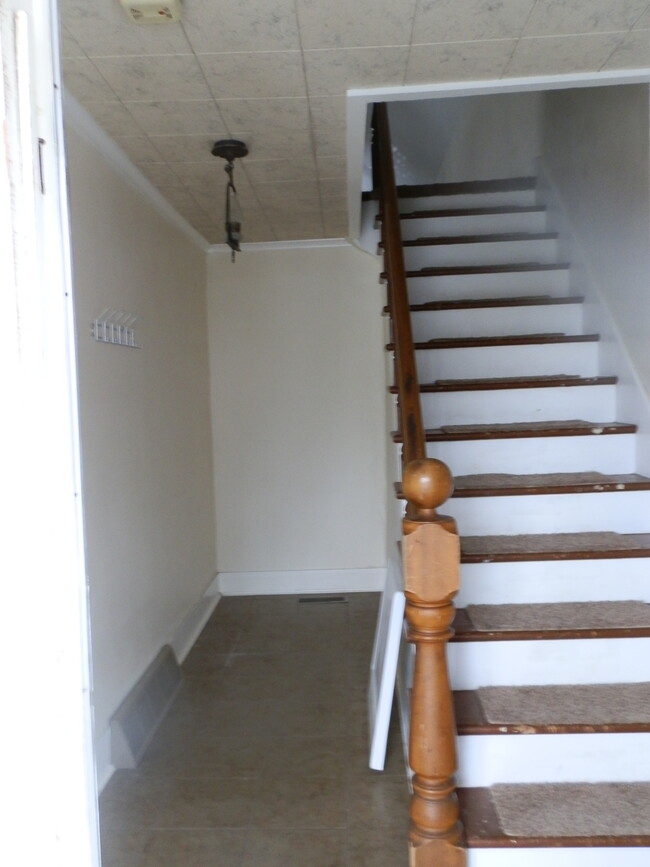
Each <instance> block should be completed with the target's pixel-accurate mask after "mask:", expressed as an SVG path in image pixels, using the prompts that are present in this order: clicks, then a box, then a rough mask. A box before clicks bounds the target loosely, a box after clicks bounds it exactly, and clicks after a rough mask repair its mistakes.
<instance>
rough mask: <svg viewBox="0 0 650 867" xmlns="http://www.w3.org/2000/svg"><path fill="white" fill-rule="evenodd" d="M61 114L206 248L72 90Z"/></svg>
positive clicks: (162, 212)
mask: <svg viewBox="0 0 650 867" xmlns="http://www.w3.org/2000/svg"><path fill="white" fill-rule="evenodd" d="M63 116H64V120H65V123H66V124H70V126H71V128H72V129H74V130H75V132H78V133H79V134H80V135H82V136H84V137H85V138H86V139H87V140H88V141H90V142H91V144H93V145H94V146H95V147H96V148H97V150H98V151H99V152H100V153H101V155H102V156H103V157H104V158H105V159H106V160H107V161H108V162H109V163H110V164H111V165H112V166H113V168H115V169H116V170H117V171H118V172H119V174H120V175H121V176H122V177H123V178H124V180H125V181H126V182H127V183H128V184H130V185H131V186H132V187H133V188H135V189H136V190H137V191H138V192H139V193H141V195H142V196H143V197H144V198H145V199H147V200H148V202H149V203H150V204H151V205H152V206H153V207H154V208H155V209H156V210H157V211H158V213H159V214H160V215H161V216H162V217H164V219H165V220H167V222H168V223H170V224H171V225H172V226H174V227H175V228H177V229H178V230H179V231H180V232H181V233H182V234H183V235H185V237H186V238H187V239H188V240H189V241H191V242H192V243H193V244H195V245H196V246H197V247H199V249H200V250H202V251H203V252H206V251H207V250H208V249H209V247H210V245H209V244H208V242H207V241H206V240H205V238H204V237H203V236H202V235H201V234H200V233H199V232H197V231H196V229H195V228H194V227H193V226H191V225H190V224H189V223H188V222H187V220H186V219H185V217H182V216H181V215H180V214H179V213H178V211H177V210H176V209H175V208H174V207H173V206H172V205H170V204H169V202H168V201H167V199H165V197H164V196H163V195H162V193H160V192H159V191H158V190H157V189H156V187H155V186H154V185H153V184H152V183H151V181H150V180H149V179H148V178H146V177H145V176H144V175H143V174H142V172H141V171H140V170H139V169H138V168H136V166H134V165H133V163H132V162H131V160H130V159H129V158H128V157H127V155H126V154H125V153H124V151H123V150H122V149H121V148H120V147H119V146H118V145H117V144H116V142H114V141H113V139H112V138H111V137H110V136H109V135H108V133H106V132H104V130H103V129H102V128H101V127H100V126H99V124H98V123H97V122H96V121H95V120H94V118H93V117H91V115H90V114H89V113H88V112H87V111H86V109H85V108H84V107H83V106H82V105H81V103H80V102H78V100H76V99H75V98H74V96H72V94H70V93H67V92H65V91H64V94H63Z"/></svg>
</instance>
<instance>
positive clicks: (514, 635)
mask: <svg viewBox="0 0 650 867" xmlns="http://www.w3.org/2000/svg"><path fill="white" fill-rule="evenodd" d="M649 538H650V537H649ZM454 630H455V633H456V634H455V636H454V638H453V641H456V642H457V641H540V640H560V639H574V638H575V639H583V638H634V637H639V638H647V637H649V636H650V604H648V603H646V602H637V601H624V602H549V603H536V604H508V605H468V606H467V608H460V609H458V610H457V611H456V617H455V620H454Z"/></svg>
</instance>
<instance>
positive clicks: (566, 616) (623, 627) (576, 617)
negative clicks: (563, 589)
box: [453, 601, 650, 641]
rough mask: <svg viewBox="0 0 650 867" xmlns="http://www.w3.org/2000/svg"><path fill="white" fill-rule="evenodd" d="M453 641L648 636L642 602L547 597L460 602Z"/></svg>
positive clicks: (649, 622) (648, 610) (649, 620)
mask: <svg viewBox="0 0 650 867" xmlns="http://www.w3.org/2000/svg"><path fill="white" fill-rule="evenodd" d="M454 629H455V631H456V634H455V636H454V639H453V640H454V641H508V640H510V641H512V640H518V641H519V640H526V641H536V640H537V641H539V640H557V639H560V638H561V639H570V638H606V637H610V638H614V637H625V638H628V637H640V636H643V637H645V636H650V605H649V604H647V603H645V602H636V601H630V602H549V603H529V604H520V603H518V604H506V605H468V606H467V608H459V609H458V610H457V612H456V618H455V621H454Z"/></svg>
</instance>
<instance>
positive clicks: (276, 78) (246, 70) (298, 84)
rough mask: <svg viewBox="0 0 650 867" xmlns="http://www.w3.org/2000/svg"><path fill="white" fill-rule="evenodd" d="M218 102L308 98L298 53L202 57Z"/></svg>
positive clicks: (279, 52)
mask: <svg viewBox="0 0 650 867" xmlns="http://www.w3.org/2000/svg"><path fill="white" fill-rule="evenodd" d="M198 58H199V61H200V63H201V66H202V67H203V71H204V73H205V76H206V79H207V81H208V83H209V85H210V87H211V89H212V94H213V96H214V98H215V99H217V100H219V99H225V98H227V97H232V98H233V99H234V98H235V97H239V98H248V97H261V96H307V92H306V90H305V76H304V73H303V68H302V57H301V54H300V52H299V51H275V52H270V53H269V52H264V53H256V54H250V53H242V54H199V55H198Z"/></svg>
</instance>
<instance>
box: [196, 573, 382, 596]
mask: <svg viewBox="0 0 650 867" xmlns="http://www.w3.org/2000/svg"><path fill="white" fill-rule="evenodd" d="M385 580H386V569H385V568H383V567H382V568H374V569H310V570H305V571H295V572H294V571H292V572H219V574H218V575H217V577H216V579H215V583H214V585H213V587H214V588H215V589H216V591H217V592H219V593H221V594H222V595H223V596H258V595H259V596H278V595H282V594H293V593H305V594H308V593H368V592H378V591H380V590H382V589H383V587H384V583H385Z"/></svg>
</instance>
